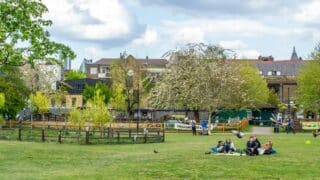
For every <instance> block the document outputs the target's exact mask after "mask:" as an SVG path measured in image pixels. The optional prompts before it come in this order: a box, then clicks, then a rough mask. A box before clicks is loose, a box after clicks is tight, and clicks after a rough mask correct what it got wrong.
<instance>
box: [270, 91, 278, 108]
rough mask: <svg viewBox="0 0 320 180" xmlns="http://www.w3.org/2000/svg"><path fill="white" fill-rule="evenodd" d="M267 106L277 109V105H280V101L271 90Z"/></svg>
mask: <svg viewBox="0 0 320 180" xmlns="http://www.w3.org/2000/svg"><path fill="white" fill-rule="evenodd" d="M268 104H270V105H272V106H275V107H277V106H278V104H280V100H279V98H278V96H277V94H276V93H275V92H274V90H273V89H270V90H269V97H268Z"/></svg>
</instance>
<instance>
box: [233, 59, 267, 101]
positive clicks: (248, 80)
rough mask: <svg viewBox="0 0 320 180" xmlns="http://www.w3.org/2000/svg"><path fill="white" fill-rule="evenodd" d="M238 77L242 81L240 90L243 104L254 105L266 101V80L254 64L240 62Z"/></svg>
mask: <svg viewBox="0 0 320 180" xmlns="http://www.w3.org/2000/svg"><path fill="white" fill-rule="evenodd" d="M239 78H240V81H241V82H242V83H241V86H240V87H241V89H240V90H241V91H242V93H241V96H242V98H243V100H242V101H243V102H242V103H243V105H244V106H247V107H256V106H259V105H263V104H266V103H267V101H268V98H269V89H268V86H267V82H266V81H265V80H264V79H263V78H262V77H261V76H260V74H259V71H258V69H257V68H256V67H255V66H253V65H250V64H242V65H241V66H240V67H239ZM231 88H232V87H231Z"/></svg>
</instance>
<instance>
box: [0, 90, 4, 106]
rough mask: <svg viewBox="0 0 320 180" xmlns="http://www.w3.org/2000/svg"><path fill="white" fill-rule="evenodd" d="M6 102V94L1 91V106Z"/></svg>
mask: <svg viewBox="0 0 320 180" xmlns="http://www.w3.org/2000/svg"><path fill="white" fill-rule="evenodd" d="M4 103H5V96H4V94H3V93H0V108H2V107H3V106H4Z"/></svg>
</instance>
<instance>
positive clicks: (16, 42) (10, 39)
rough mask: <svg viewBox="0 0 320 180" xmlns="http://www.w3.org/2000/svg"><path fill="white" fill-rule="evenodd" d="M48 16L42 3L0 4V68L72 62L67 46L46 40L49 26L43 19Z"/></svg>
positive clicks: (15, 1)
mask: <svg viewBox="0 0 320 180" xmlns="http://www.w3.org/2000/svg"><path fill="white" fill-rule="evenodd" d="M47 12H48V9H47V7H46V6H45V5H44V4H43V3H42V2H41V0H32V1H30V0H2V1H0V65H4V64H6V65H15V66H20V65H23V64H25V63H30V64H34V62H35V61H38V60H41V61H54V62H59V59H60V60H65V59H67V58H69V59H74V58H75V54H74V52H73V51H72V50H71V49H70V48H69V47H68V46H65V45H63V44H60V43H56V42H54V41H51V40H50V39H49V37H50V33H49V32H48V31H47V30H46V28H47V27H49V26H50V25H51V24H52V22H51V21H50V20H46V19H44V18H43V15H44V14H45V13H47ZM59 63H61V62H59Z"/></svg>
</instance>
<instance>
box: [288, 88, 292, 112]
mask: <svg viewBox="0 0 320 180" xmlns="http://www.w3.org/2000/svg"><path fill="white" fill-rule="evenodd" d="M288 110H289V117H288V118H290V116H291V104H290V88H289V87H288Z"/></svg>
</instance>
